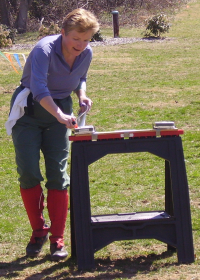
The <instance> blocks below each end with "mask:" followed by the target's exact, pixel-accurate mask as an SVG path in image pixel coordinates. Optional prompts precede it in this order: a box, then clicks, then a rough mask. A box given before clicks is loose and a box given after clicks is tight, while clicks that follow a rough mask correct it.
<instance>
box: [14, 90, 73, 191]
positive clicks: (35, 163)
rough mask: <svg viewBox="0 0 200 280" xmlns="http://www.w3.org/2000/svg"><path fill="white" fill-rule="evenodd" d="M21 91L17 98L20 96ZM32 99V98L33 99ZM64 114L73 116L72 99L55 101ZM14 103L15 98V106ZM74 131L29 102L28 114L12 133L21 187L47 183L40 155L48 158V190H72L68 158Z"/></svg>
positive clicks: (45, 158)
mask: <svg viewBox="0 0 200 280" xmlns="http://www.w3.org/2000/svg"><path fill="white" fill-rule="evenodd" d="M21 90H22V88H20V87H19V88H17V89H16V91H15V93H14V94H13V97H16V96H17V94H20V91H21ZM29 97H30V96H29ZM54 101H55V103H56V104H57V105H58V106H59V107H60V108H61V110H62V111H63V112H64V113H66V114H69V115H71V113H72V99H71V96H69V97H67V98H65V99H61V100H58V99H57V100H54ZM12 102H13V98H12V101H11V104H12ZM69 133H70V130H69V129H67V128H66V126H65V125H64V124H61V123H59V122H58V121H57V119H56V118H55V117H54V116H52V115H51V114H50V113H48V112H47V111H46V110H45V109H44V108H43V107H42V106H41V105H40V104H39V103H38V102H36V101H34V100H31V102H30V98H29V106H28V108H26V110H25V114H24V115H23V116H22V117H21V118H20V119H18V120H17V122H16V124H15V125H14V127H13V129H12V138H13V143H14V147H15V153H16V164H17V171H18V173H19V182H20V186H21V187H22V188H24V189H27V188H32V187H34V186H36V185H37V184H39V183H40V182H41V181H43V180H44V179H43V177H42V174H41V171H40V155H41V152H42V153H43V155H44V162H45V170H46V185H45V186H46V188H47V189H58V190H64V189H66V188H67V187H68V186H69V183H70V181H69V176H68V175H67V172H66V169H67V158H68V155H69V148H70V144H69Z"/></svg>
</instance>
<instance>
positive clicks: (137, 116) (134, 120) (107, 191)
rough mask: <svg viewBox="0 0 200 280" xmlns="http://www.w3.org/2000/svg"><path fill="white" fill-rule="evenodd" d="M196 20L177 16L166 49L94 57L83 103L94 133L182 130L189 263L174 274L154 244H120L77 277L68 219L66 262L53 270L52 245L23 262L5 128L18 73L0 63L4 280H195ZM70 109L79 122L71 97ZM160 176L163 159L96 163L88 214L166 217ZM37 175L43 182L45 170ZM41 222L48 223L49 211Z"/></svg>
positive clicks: (197, 9)
mask: <svg viewBox="0 0 200 280" xmlns="http://www.w3.org/2000/svg"><path fill="white" fill-rule="evenodd" d="M199 14H200V0H196V1H195V0H193V1H191V2H190V3H189V4H187V5H185V6H183V7H182V9H181V10H180V11H178V13H177V15H176V16H175V17H174V19H173V22H172V26H171V29H170V32H169V33H167V34H166V38H165V39H161V40H146V41H138V42H136V43H132V44H126V45H115V46H98V47H94V48H93V52H94V58H93V61H92V64H91V68H90V70H89V73H88V82H87V91H88V96H90V97H91V98H92V100H93V102H94V104H93V108H92V110H91V111H90V113H89V114H88V116H87V124H92V125H94V126H95V128H96V130H97V131H111V130H121V129H149V128H152V123H154V122H155V121H162V120H166V121H174V122H175V124H176V127H178V128H181V129H184V135H183V136H181V137H182V141H183V148H184V156H185V164H186V169H187V177H188V183H189V189H190V200H191V201H190V202H191V214H192V227H193V238H194V249H195V262H194V263H192V264H189V265H186V264H178V261H177V254H176V253H174V254H169V253H167V252H166V244H164V243H161V242H159V241H157V240H146V239H145V240H130V241H117V242H113V243H111V244H110V245H108V246H106V247H105V248H103V249H102V250H100V251H98V252H96V253H95V264H96V267H95V269H93V270H91V271H88V272H85V271H81V272H80V271H78V270H77V265H76V261H75V260H73V259H71V258H70V227H69V218H68V221H67V227H66V246H67V248H68V251H69V258H68V259H67V260H65V261H62V262H59V263H52V262H51V261H50V258H49V244H47V245H45V247H44V250H43V251H42V253H41V255H40V256H39V257H38V258H37V259H27V258H26V257H25V247H26V245H27V243H28V241H29V237H30V234H31V229H30V225H29V223H28V220H27V216H26V213H25V210H24V207H23V204H22V201H21V197H20V194H19V184H18V175H17V172H16V166H15V158H14V157H15V156H14V149H13V145H12V139H11V137H10V136H8V135H7V134H6V131H5V127H4V123H5V121H6V119H7V115H8V113H9V101H10V98H11V94H12V93H13V91H14V89H15V87H16V86H17V85H18V84H19V80H20V75H21V72H20V70H18V72H19V74H18V73H16V72H15V71H14V69H13V68H12V66H11V64H10V63H9V62H8V61H7V60H6V59H5V58H3V57H2V56H0V131H1V133H0V153H1V157H0V205H1V211H0V279H20V280H22V279H23V280H24V279H27V280H39V279H45V280H47V279H54V280H55V279H74V278H77V279H94V278H96V279H102V280H103V279H135V280H136V279H138V280H141V279H144V280H147V279H148V280H149V279H151V280H160V279H161V278H162V279H165V280H168V279H170V280H172V279H173V280H178V279H180V280H182V279H187V280H192V279H193V280H198V279H200V269H199V268H200V189H199V178H200V173H199V167H200V110H199V106H200V98H199V92H200V79H199V72H200V71H199V65H200V43H199V37H200V28H199ZM142 31H143V30H142V29H141V30H140V29H134V28H121V27H120V36H121V37H141V33H142ZM102 34H103V35H104V34H105V35H106V36H108V35H110V36H112V32H111V30H109V29H102ZM35 38H36V37H34V36H33V37H32V40H33V41H35ZM25 42H28V43H29V44H30V38H29V36H27V35H26V37H25V39H24V37H23V36H20V37H19V39H18V41H17V42H16V43H23V44H24V43H25ZM1 51H4V50H1ZM29 51H30V49H23V50H22V49H19V50H15V51H14V52H16V53H28V52H29ZM10 52H13V51H10ZM15 67H16V68H17V67H18V65H17V63H15ZM17 69H18V68H17ZM73 99H74V113H75V114H76V112H77V106H78V104H77V101H76V98H75V96H74V95H73ZM69 166H70V159H69ZM163 166H164V165H163V160H162V159H160V158H157V157H155V156H153V155H151V154H148V153H134V154H121V155H119V154H117V155H107V156H106V157H104V158H102V159H101V160H99V161H97V162H95V163H93V164H92V165H91V166H90V167H89V174H90V178H89V179H90V192H91V210H92V214H109V213H117V212H118V213H119V212H120V213H122V212H133V211H143V210H146V211H149V210H160V209H163V208H164V168H163ZM41 168H42V170H43V172H44V161H43V160H41ZM43 187H44V184H43ZM44 192H45V194H46V190H45V189H44ZM44 216H45V218H46V220H47V223H49V221H48V215H47V212H46V210H45V212H44Z"/></svg>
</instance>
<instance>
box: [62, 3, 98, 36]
mask: <svg viewBox="0 0 200 280" xmlns="http://www.w3.org/2000/svg"><path fill="white" fill-rule="evenodd" d="M62 28H63V29H64V31H65V35H67V34H68V33H69V32H70V31H72V30H76V31H78V32H81V33H83V32H86V31H88V30H92V31H93V35H94V34H95V33H96V32H97V31H98V30H99V23H98V20H97V18H96V16H95V15H94V14H93V13H91V12H90V11H88V10H85V9H82V8H79V9H75V10H73V11H72V12H70V13H69V14H68V15H67V16H66V17H65V18H64V20H63V24H62Z"/></svg>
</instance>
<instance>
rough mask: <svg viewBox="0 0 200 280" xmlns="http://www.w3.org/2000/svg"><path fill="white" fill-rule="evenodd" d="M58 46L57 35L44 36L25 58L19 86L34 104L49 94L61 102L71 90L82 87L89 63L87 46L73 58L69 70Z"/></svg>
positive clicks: (90, 57)
mask: <svg viewBox="0 0 200 280" xmlns="http://www.w3.org/2000/svg"><path fill="white" fill-rule="evenodd" d="M61 43H62V36H61V35H53V36H47V37H44V38H43V39H41V40H40V41H39V42H38V43H37V44H36V46H35V47H34V48H33V50H32V51H31V53H30V54H29V56H28V58H27V61H26V64H25V66H24V71H23V75H22V79H21V83H22V85H23V86H25V87H27V88H29V89H30V90H31V92H32V94H33V98H34V99H35V100H36V101H38V102H40V100H41V99H42V98H44V97H45V96H49V95H50V96H51V97H52V98H56V99H62V98H65V97H67V96H69V95H70V94H71V93H72V91H76V90H77V89H79V88H82V87H83V88H84V87H85V83H86V79H87V71H88V68H89V66H90V63H91V60H92V49H91V47H90V46H89V45H88V46H87V47H86V48H85V50H84V51H83V52H82V53H81V54H80V55H79V56H77V57H76V59H75V62H74V64H73V67H72V69H70V67H69V65H68V63H67V62H66V61H65V59H64V56H63V54H62V51H61Z"/></svg>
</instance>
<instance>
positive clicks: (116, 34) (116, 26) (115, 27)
mask: <svg viewBox="0 0 200 280" xmlns="http://www.w3.org/2000/svg"><path fill="white" fill-rule="evenodd" d="M112 15H113V32H114V38H118V37H119V18H118V15H119V12H118V11H113V12H112Z"/></svg>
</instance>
